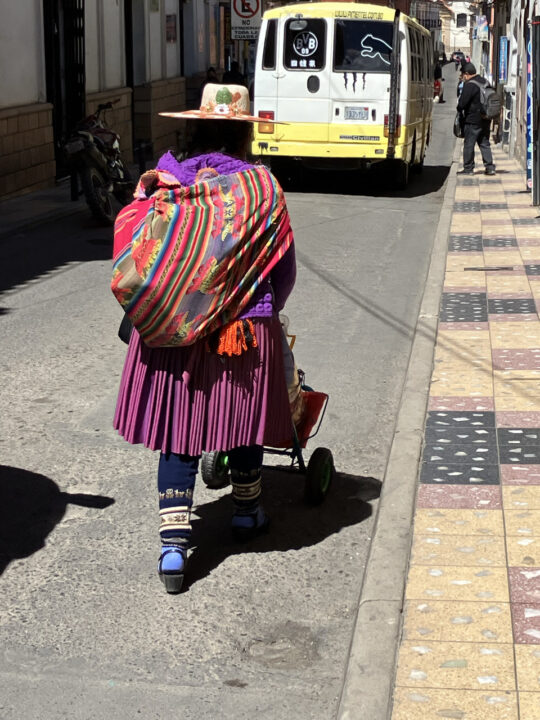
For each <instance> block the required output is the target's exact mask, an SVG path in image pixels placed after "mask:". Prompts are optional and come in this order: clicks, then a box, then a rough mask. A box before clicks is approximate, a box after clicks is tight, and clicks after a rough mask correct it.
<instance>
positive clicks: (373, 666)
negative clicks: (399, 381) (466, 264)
mask: <svg viewBox="0 0 540 720" xmlns="http://www.w3.org/2000/svg"><path fill="white" fill-rule="evenodd" d="M460 154H461V145H460V144H458V143H456V145H455V147H454V154H453V157H452V164H451V166H450V172H449V175H448V181H447V186H446V190H445V194H444V198H443V203H442V208H441V214H440V216H439V223H438V226H437V232H436V234H435V240H434V243H433V249H432V253H431V260H430V265H429V270H428V274H427V279H426V287H425V289H424V294H423V296H422V302H421V305H420V311H419V314H418V321H417V323H416V328H415V334H414V338H413V343H412V347H411V354H410V357H409V364H408V368H407V375H406V378H405V382H404V385H403V393H402V395H401V402H400V407H399V411H398V416H397V421H396V425H395V428H394V438H393V441H392V447H391V449H390V455H389V458H388V463H387V466H386V473H385V477H384V481H383V485H382V492H381V498H380V500H379V505H378V510H377V517H376V520H375V529H374V533H373V539H372V541H371V546H370V550H369V555H368V559H367V562H366V571H365V575H364V580H363V583H362V588H361V591H360V600H359V605H358V613H357V617H356V622H355V627H354V631H353V636H352V641H351V646H350V650H349V659H348V664H347V668H346V673H345V680H344V683H343V689H342V692H341V698H340V702H339V707H338V712H337V716H336V717H337V720H386V719H387V718H390V714H391V711H392V695H393V687H394V673H395V665H396V657H397V650H398V647H399V640H400V635H401V619H402V611H403V601H404V592H405V583H406V579H407V573H408V566H409V554H410V546H411V540H412V530H413V528H412V524H413V522H412V521H413V517H414V509H415V501H416V491H417V481H418V470H419V463H420V456H421V452H422V444H423V438H424V423H425V416H426V407H427V399H428V394H429V383H430V380H431V373H432V369H433V353H434V350H435V344H436V339H437V322H438V315H439V303H440V299H441V294H442V286H443V281H444V271H445V267H446V248H447V241H448V234H449V229H450V223H451V220H452V212H453V202H454V193H455V187H456V172H457V163H458V160H459V157H460Z"/></svg>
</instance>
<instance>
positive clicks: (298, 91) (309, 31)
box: [277, 17, 331, 154]
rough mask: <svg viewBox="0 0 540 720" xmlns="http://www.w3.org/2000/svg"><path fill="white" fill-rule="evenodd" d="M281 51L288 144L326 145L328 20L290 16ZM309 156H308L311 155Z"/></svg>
mask: <svg viewBox="0 0 540 720" xmlns="http://www.w3.org/2000/svg"><path fill="white" fill-rule="evenodd" d="M281 31H282V36H281V38H282V39H281V52H278V72H279V79H278V83H277V109H278V118H279V119H280V120H281V121H283V122H290V123H291V124H290V125H284V126H282V128H280V135H282V139H283V140H284V141H285V142H288V143H295V142H298V143H308V144H310V143H315V144H319V143H327V142H328V124H329V122H330V115H331V102H330V78H329V73H328V72H327V71H326V70H327V47H328V20H327V19H326V18H309V17H302V18H295V17H288V18H284V19H283V21H282V28H281ZM308 154H309V153H308Z"/></svg>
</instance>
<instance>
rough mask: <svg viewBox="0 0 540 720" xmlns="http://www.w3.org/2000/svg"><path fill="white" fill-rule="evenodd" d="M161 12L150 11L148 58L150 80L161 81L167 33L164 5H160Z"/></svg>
mask: <svg viewBox="0 0 540 720" xmlns="http://www.w3.org/2000/svg"><path fill="white" fill-rule="evenodd" d="M159 8H160V9H159V10H152V9H151V10H150V13H149V15H148V35H147V37H148V40H149V48H148V58H149V61H150V78H149V79H150V80H161V78H162V77H163V57H162V45H161V43H162V37H163V33H164V32H165V28H164V22H165V13H162V12H161V9H162V3H161V2H160V3H159Z"/></svg>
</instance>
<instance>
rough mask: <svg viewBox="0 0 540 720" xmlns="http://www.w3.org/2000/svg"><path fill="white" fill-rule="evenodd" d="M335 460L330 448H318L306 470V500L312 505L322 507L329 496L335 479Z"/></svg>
mask: <svg viewBox="0 0 540 720" xmlns="http://www.w3.org/2000/svg"><path fill="white" fill-rule="evenodd" d="M334 473H335V469H334V458H333V457H332V453H331V452H330V450H328V448H317V449H316V450H315V451H314V453H313V455H312V456H311V457H310V459H309V462H308V465H307V469H306V484H305V499H306V502H307V503H309V504H310V505H320V503H322V502H323V500H324V499H325V497H326V496H327V494H328V491H329V489H330V485H331V484H332V480H333V478H334Z"/></svg>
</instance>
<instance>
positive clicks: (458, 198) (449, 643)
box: [392, 148, 540, 720]
mask: <svg viewBox="0 0 540 720" xmlns="http://www.w3.org/2000/svg"><path fill="white" fill-rule="evenodd" d="M494 154H495V162H496V165H497V171H498V173H497V175H496V176H495V177H486V176H485V175H484V174H483V173H480V171H479V172H478V173H477V174H475V175H474V176H463V175H461V176H459V175H458V180H457V186H456V191H455V201H454V212H453V217H452V224H451V229H450V237H449V242H448V251H449V252H448V256H447V263H446V273H445V281H444V289H443V296H442V302H441V308H440V314H439V326H438V335H437V345H436V350H435V358H434V370H433V375H432V380H431V386H430V394H429V405H428V411H429V412H428V416H427V422H426V432H425V445H424V452H423V458H422V460H423V461H422V465H421V472H420V484H419V489H418V497H417V506H416V512H415V524H414V538H413V547H412V555H411V560H410V568H409V576H408V581H407V588H406V595H405V597H406V603H405V610H404V626H403V631H402V639H401V646H400V650H399V663H398V669H397V676H396V680H395V692H394V709H393V714H392V720H427V719H428V718H429V719H430V720H431V719H432V718H433V719H434V720H435V719H437V720H440V718H453V719H457V720H477V719H479V718H482V719H483V718H489V719H490V720H492V719H493V720H518V719H519V720H540V319H539V314H538V313H539V307H540V218H539V217H538V215H539V214H540V211H539V209H538V208H535V207H532V206H531V204H530V194H529V193H527V192H525V179H524V174H523V171H522V170H521V169H520V168H519V166H518V165H517V163H515V162H513V161H511V160H509V159H508V158H507V156H506V155H504V154H503V153H502V152H501V151H500V150H498V149H497V148H495V153H494ZM488 268H489V269H488Z"/></svg>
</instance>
